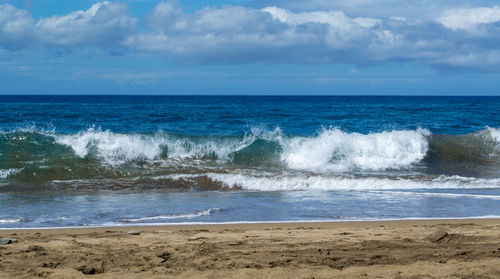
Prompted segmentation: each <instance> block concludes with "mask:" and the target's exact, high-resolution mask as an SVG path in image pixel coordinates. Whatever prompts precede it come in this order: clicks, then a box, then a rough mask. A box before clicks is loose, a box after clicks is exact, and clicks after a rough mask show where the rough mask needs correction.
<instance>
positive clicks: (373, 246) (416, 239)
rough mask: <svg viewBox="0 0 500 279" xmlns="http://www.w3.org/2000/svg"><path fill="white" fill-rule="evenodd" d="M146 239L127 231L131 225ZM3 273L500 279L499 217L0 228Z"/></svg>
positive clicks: (21, 275)
mask: <svg viewBox="0 0 500 279" xmlns="http://www.w3.org/2000/svg"><path fill="white" fill-rule="evenodd" d="M133 229H134V230H138V231H140V235H130V234H127V232H128V231H130V230H133ZM0 238H2V239H5V238H15V239H17V240H18V242H17V243H12V244H4V245H0V278H34V277H42V278H148V279H149V278H217V279H220V278H401V279H402V278H412V279H420V278H471V279H472V278H480V279H481V278H483V279H485V278H500V220H460V221H458V220H432V221H393V222H348V223H347V222H346V223H296V224H236V225H209V226H165V227H139V228H137V227H135V228H94V229H61V230H17V231H0Z"/></svg>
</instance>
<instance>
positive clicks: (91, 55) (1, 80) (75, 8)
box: [0, 0, 500, 96]
mask: <svg viewBox="0 0 500 279" xmlns="http://www.w3.org/2000/svg"><path fill="white" fill-rule="evenodd" d="M0 94H138V95H140V94H210V95H214V94H222V95H225V94H245V95H253V94H257V95H279V94H286V95H497V96H498V95H500V0H498V1H489V0H350V1H331V0H309V1H304V0H266V1H264V0H232V1H230V0H208V1H196V0H164V1H159V0H117V1H111V0H109V1H92V0H71V1H68V0H0Z"/></svg>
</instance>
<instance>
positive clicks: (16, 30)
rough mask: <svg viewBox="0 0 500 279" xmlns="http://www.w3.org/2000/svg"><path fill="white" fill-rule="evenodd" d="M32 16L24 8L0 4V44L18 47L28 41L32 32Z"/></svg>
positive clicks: (12, 47)
mask: <svg viewBox="0 0 500 279" xmlns="http://www.w3.org/2000/svg"><path fill="white" fill-rule="evenodd" d="M33 24H34V23H33V18H32V17H31V14H30V13H28V11H26V10H20V9H17V8H16V7H14V6H12V5H9V4H4V5H0V46H4V47H6V48H11V49H18V48H21V47H24V46H26V45H27V44H29V43H30V40H31V39H32V37H33V34H34V25H33Z"/></svg>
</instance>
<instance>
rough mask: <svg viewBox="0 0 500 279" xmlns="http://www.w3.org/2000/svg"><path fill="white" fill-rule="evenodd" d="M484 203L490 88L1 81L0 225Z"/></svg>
mask: <svg viewBox="0 0 500 279" xmlns="http://www.w3.org/2000/svg"><path fill="white" fill-rule="evenodd" d="M493 217H497V218H498V217H500V97H498V96H496V97H495V96H491V97H424V96H404V97H402V96H42V95H39V96H0V229H9V228H54V227H98V226H136V225H165V224H201V223H240V222H243V223H245V222H299V221H339V222H341V221H352V220H402V219H435V218H457V219H459V218H493Z"/></svg>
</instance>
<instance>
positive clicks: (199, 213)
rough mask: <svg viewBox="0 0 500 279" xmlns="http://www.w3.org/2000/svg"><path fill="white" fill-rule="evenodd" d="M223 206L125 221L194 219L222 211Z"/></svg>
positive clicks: (126, 220)
mask: <svg viewBox="0 0 500 279" xmlns="http://www.w3.org/2000/svg"><path fill="white" fill-rule="evenodd" d="M221 210H222V209H221V208H210V209H206V210H201V211H196V212H193V213H185V214H171V215H159V216H152V217H142V218H135V219H125V220H124V221H125V222H144V221H152V220H173V219H193V218H197V217H201V216H208V215H210V214H212V213H215V212H218V211H221Z"/></svg>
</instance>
